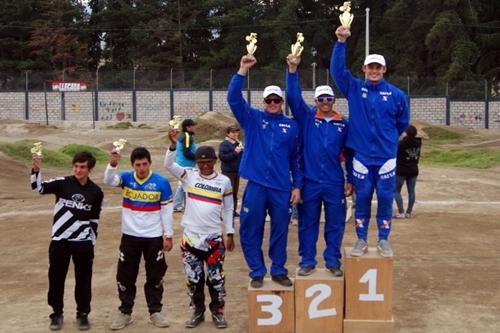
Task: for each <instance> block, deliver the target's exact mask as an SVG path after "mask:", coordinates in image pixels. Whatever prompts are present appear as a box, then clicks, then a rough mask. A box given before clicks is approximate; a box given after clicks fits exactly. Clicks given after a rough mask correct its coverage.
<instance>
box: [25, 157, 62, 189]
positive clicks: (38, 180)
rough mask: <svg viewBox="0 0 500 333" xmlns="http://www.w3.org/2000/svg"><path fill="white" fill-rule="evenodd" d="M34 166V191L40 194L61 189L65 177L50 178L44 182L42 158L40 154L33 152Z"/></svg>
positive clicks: (32, 179)
mask: <svg viewBox="0 0 500 333" xmlns="http://www.w3.org/2000/svg"><path fill="white" fill-rule="evenodd" d="M31 161H32V163H33V166H32V168H31V176H30V182H31V189H32V190H33V192H38V193H40V194H49V193H57V192H58V191H59V187H60V186H59V185H60V184H61V181H62V180H64V177H59V178H55V179H50V180H47V181H44V182H42V174H41V172H40V165H41V164H42V159H41V158H40V156H38V155H35V154H33V155H32V157H31Z"/></svg>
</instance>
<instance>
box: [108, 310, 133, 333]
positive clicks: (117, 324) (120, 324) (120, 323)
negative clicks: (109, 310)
mask: <svg viewBox="0 0 500 333" xmlns="http://www.w3.org/2000/svg"><path fill="white" fill-rule="evenodd" d="M133 321H134V318H132V316H131V315H129V314H125V313H123V312H120V313H118V315H117V316H116V318H115V320H114V321H113V323H112V324H111V326H110V327H109V328H111V329H112V330H114V331H116V330H121V329H122V328H124V327H125V326H127V325H130V324H132V323H133Z"/></svg>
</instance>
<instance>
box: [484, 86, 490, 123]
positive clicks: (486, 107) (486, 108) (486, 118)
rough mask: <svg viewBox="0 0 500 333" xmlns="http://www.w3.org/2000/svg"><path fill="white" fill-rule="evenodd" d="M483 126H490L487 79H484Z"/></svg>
mask: <svg viewBox="0 0 500 333" xmlns="http://www.w3.org/2000/svg"><path fill="white" fill-rule="evenodd" d="M484 128H486V129H488V128H490V101H489V94H488V81H487V80H484Z"/></svg>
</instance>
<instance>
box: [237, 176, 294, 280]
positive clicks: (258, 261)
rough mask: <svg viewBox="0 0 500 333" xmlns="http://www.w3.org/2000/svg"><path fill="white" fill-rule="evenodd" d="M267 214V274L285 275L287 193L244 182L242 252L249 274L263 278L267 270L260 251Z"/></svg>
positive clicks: (241, 213) (288, 206) (241, 232)
mask: <svg viewBox="0 0 500 333" xmlns="http://www.w3.org/2000/svg"><path fill="white" fill-rule="evenodd" d="M267 214H269V215H270V217H271V235H270V237H269V258H271V276H277V275H287V274H288V271H287V269H286V268H285V264H286V259H287V256H286V248H287V241H288V224H289V223H290V216H291V208H290V192H289V191H280V190H275V189H271V188H268V187H265V186H262V185H259V184H257V183H254V182H252V181H248V183H247V186H246V189H245V193H244V194H243V201H242V203H241V212H240V242H241V248H242V249H243V255H244V256H245V260H246V262H247V264H248V267H250V270H251V272H250V274H249V275H250V277H251V278H254V277H263V276H264V275H266V273H267V269H266V265H265V262H264V256H263V253H262V240H263V237H264V223H265V219H266V215H267Z"/></svg>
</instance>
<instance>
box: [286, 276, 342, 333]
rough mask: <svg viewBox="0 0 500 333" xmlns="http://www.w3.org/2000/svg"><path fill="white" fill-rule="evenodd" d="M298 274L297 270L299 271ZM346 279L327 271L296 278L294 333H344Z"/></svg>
mask: <svg viewBox="0 0 500 333" xmlns="http://www.w3.org/2000/svg"><path fill="white" fill-rule="evenodd" d="M297 271H298V269H297ZM343 318H344V278H343V277H334V276H333V274H332V273H330V272H329V271H328V270H326V269H317V270H316V271H315V272H314V273H312V274H311V275H309V276H298V275H297V274H296V278H295V332H296V333H310V332H331V333H342V320H343Z"/></svg>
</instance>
